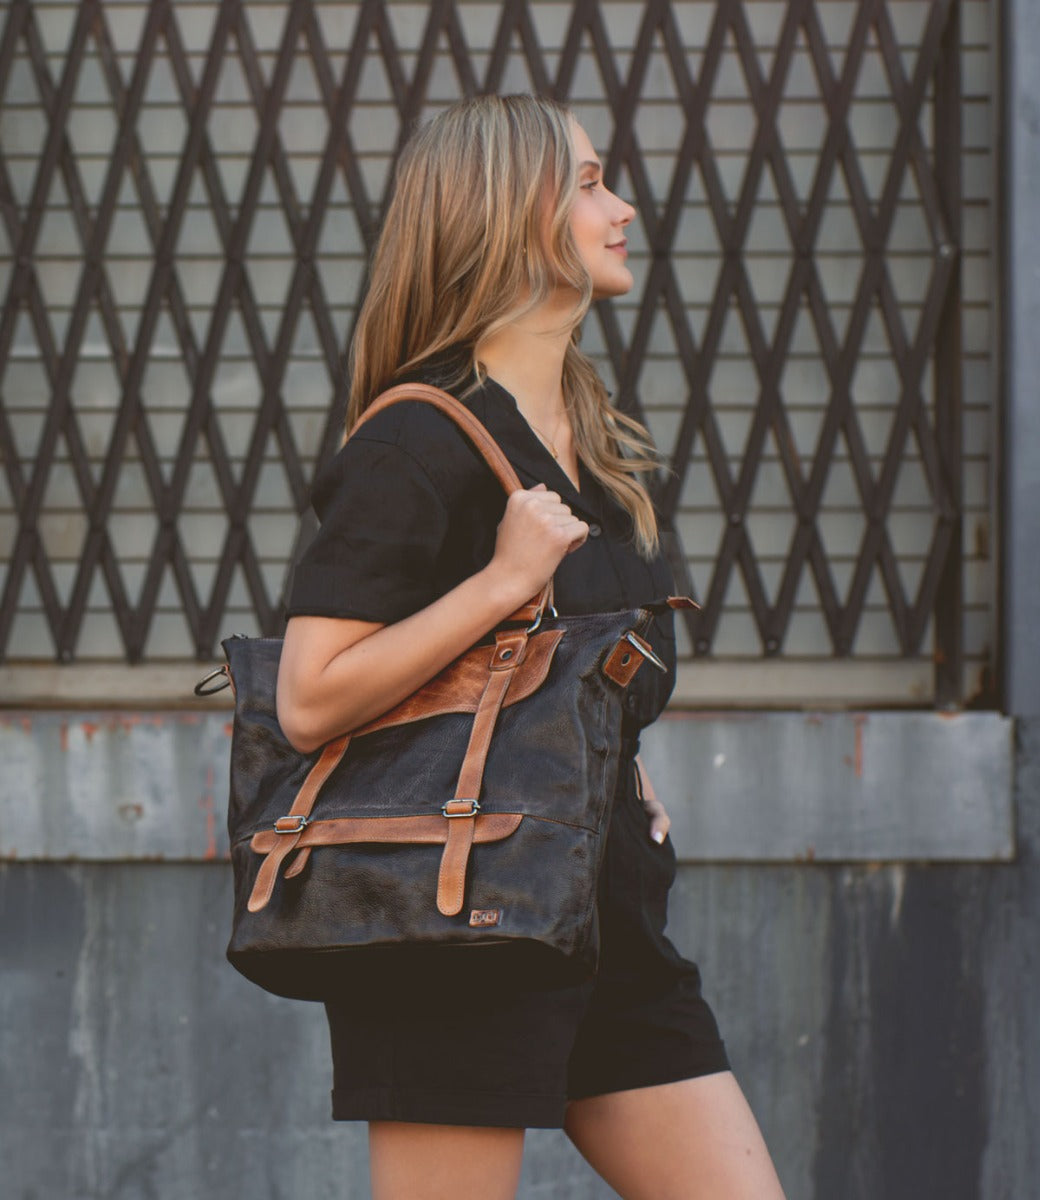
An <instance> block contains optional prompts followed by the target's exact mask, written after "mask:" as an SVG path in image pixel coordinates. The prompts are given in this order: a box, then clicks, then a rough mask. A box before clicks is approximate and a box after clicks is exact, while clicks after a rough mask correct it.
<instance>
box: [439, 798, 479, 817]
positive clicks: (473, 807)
mask: <svg viewBox="0 0 1040 1200" xmlns="http://www.w3.org/2000/svg"><path fill="white" fill-rule="evenodd" d="M449 804H468V805H469V812H448V805H449ZM441 812H442V813H443V814H444V816H446V817H447V818H448V820H449V821H451V820H454V819H455V817H475V816H476V815H477V813H478V812H480V801H479V800H446V801H445V802H444V803H443V804H442V805H441Z"/></svg>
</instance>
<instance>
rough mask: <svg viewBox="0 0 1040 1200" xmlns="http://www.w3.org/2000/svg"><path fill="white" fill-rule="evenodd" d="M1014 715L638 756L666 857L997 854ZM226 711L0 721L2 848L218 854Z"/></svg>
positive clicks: (1003, 839) (741, 724) (767, 730)
mask: <svg viewBox="0 0 1040 1200" xmlns="http://www.w3.org/2000/svg"><path fill="white" fill-rule="evenodd" d="M1012 731H1013V722H1012V721H1011V720H1010V719H1008V718H1006V717H1001V716H1000V715H998V714H995V713H962V714H959V715H951V716H941V715H937V714H933V713H924V712H904V713H869V714H868V713H859V714H856V713H851V714H850V713H815V714H806V713H732V714H729V713H674V714H669V715H667V716H666V717H665V718H664V719H663V720H662V721H660V722H658V724H657V725H656V726H655V727H653V728H652V729H651V730H649V731H647V733H646V735H645V738H644V758H645V761H646V764H647V766H648V768H649V770H650V773H651V776H652V778H653V780H654V783H655V785H656V787H657V790H658V792H659V793H660V794H661V796H662V797H663V798H664V799H666V800H667V802H668V804H669V808H670V810H671V813H672V817H673V820H674V834H673V840H674V841H675V844H676V849H677V852H678V854H679V856H680V858H683V859H687V860H691V861H694V860H722V861H758V860H763V861H790V860H803V859H809V858H815V859H818V860H824V859H826V860H832V861H834V860H857V859H888V860H893V861H895V860H913V859H981V860H989V859H1006V858H1009V857H1011V856H1012V854H1013V853H1014V836H1013V822H1012V809H1011V785H1012V755H1013V738H1012ZM228 734H229V721H228V715H227V714H226V713H225V712H220V713H212V714H201V713H194V712H187V713H147V714H121V713H104V714H96V713H75V712H66V713H53V712H47V713H39V712H37V713H33V712H23V713H13V714H6V715H5V716H3V718H2V719H0V761H2V762H3V763H4V766H5V769H4V772H3V776H2V778H0V857H3V858H10V859H69V858H72V859H88V860H89V859H127V860H133V859H153V858H161V859H212V858H216V857H223V856H224V855H225V854H226V853H227V837H226V833H225V830H224V821H223V815H222V814H223V805H224V797H225V795H226V779H227V771H228V748H229V740H228Z"/></svg>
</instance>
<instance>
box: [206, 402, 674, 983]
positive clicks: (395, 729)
mask: <svg viewBox="0 0 1040 1200" xmlns="http://www.w3.org/2000/svg"><path fill="white" fill-rule="evenodd" d="M403 400H422V401H425V402H427V403H431V404H434V405H436V406H437V407H438V408H439V409H440V410H441V411H442V412H444V413H446V414H447V415H448V416H449V417H451V418H452V419H453V420H454V421H456V423H457V424H458V425H459V426H460V428H461V429H462V430H463V432H464V433H465V434H466V435H467V436H468V437H469V438H470V439H471V440H472V441H473V443H474V445H475V446H476V447H477V449H478V450H479V451H480V453H481V454H482V455H483V456H484V458H485V460H486V461H487V463H488V465H489V467H490V468H491V469H492V470H493V471H494V473H495V475H496V476H497V477H498V479H499V481H500V482H501V483H502V485H503V487H504V488H505V490H506V492H507V493H508V492H512V491H513V490H515V489H517V488H519V487H521V484H520V481H519V480H518V478H517V477H516V474H515V472H514V471H513V469H512V467H511V466H510V464H509V462H508V460H507V459H506V458H505V456H504V454H503V453H502V452H501V450H500V449H499V447H498V446H497V444H496V443H495V442H494V441H493V439H492V438H491V436H490V435H489V434H488V432H487V430H486V429H485V428H484V426H483V425H482V424H480V422H479V421H477V420H476V418H475V417H473V416H472V414H471V413H470V412H469V411H468V410H467V409H466V408H465V407H464V406H462V405H461V404H459V402H458V401H456V400H455V399H454V398H453V397H451V396H449V395H448V394H447V393H445V392H441V391H440V390H439V389H436V388H432V387H429V386H427V385H422V384H405V385H400V386H398V387H395V388H393V389H391V390H390V391H389V392H387V393H384V395H383V396H381V397H380V398H379V399H378V400H376V401H375V402H374V404H373V405H372V406H371V407H370V408H369V409H368V411H367V413H366V417H365V418H363V420H364V419H367V417H368V416H370V415H372V414H373V413H375V412H378V411H380V410H381V409H382V408H385V407H387V406H388V405H390V404H395V403H398V402H400V401H403ZM548 590H549V589H547V591H546V594H543V595H542V596H541V597H538V598H536V599H535V600H534V601H532V602H531V603H530V604H529V605H527V606H525V608H524V609H523V610H521V611H520V612H518V613H517V614H515V615H514V617H513V618H511V619H510V620H509V621H507V622H505V623H504V624H503V626H502V627H501V628H499V629H496V630H494V631H493V632H492V633H491V634H489V635H488V636H487V637H486V638H485V639H482V640H481V641H480V643H479V644H477V645H475V646H473V647H472V648H471V649H470V650H468V651H466V652H465V653H464V654H462V655H461V656H460V657H459V658H458V659H456V660H455V661H454V662H453V663H451V664H450V665H449V666H448V667H446V668H445V669H444V670H443V671H441V672H440V674H438V675H437V676H435V677H434V678H433V679H431V680H430V681H429V682H428V683H427V684H425V686H423V687H421V688H420V689H419V690H418V691H416V692H415V693H413V694H412V695H411V696H409V697H408V698H407V699H406V700H405V701H403V702H402V703H400V704H398V705H397V706H396V707H394V708H392V709H391V710H390V711H388V712H386V713H384V714H383V715H382V716H380V717H379V718H377V719H376V720H373V721H370V722H369V723H368V724H366V725H364V726H362V727H360V728H357V729H354V730H353V731H351V732H350V733H345V734H344V735H343V736H342V737H338V738H336V739H334V740H333V741H330V742H329V743H328V744H327V745H325V746H324V747H323V748H321V749H320V750H317V751H315V752H314V753H311V754H301V753H299V752H297V751H296V750H294V749H293V748H292V746H291V745H290V744H289V743H288V742H287V741H286V739H285V737H284V735H283V734H282V732H281V729H280V728H279V725H278V719H277V716H276V712H275V685H276V681H277V675H278V661H279V656H280V653H281V641H280V640H278V639H273V638H244V637H232V638H229V639H228V640H227V641H225V642H224V643H223V647H224V651H225V653H226V656H227V662H226V663H225V665H224V666H223V667H221V668H220V669H219V671H217V672H214V673H213V675H211V676H208V677H207V679H206V680H203V681H201V682H200V684H199V685H198V687H197V688H196V691H197V692H198V693H199V694H201V695H204V694H208V693H210V692H212V691H214V690H218V688H219V687H220V686H224V685H225V684H227V683H230V685H231V686H232V688H233V691H234V697H235V714H234V724H233V730H232V741H231V783H230V797H229V804H228V828H229V832H230V836H231V861H232V867H233V873H234V894H235V900H234V918H233V927H232V934H231V941H230V944H229V946H228V951H227V954H228V958H229V960H230V961H231V963H232V965H233V966H234V967H235V968H236V969H237V970H239V971H240V972H241V973H242V974H243V975H245V976H246V977H247V978H248V979H251V980H252V981H253V982H254V983H257V984H259V986H260V987H262V988H265V989H266V990H268V991H270V992H274V993H276V994H278V995H282V996H290V997H294V998H298V999H309V1000H327V999H335V998H348V997H350V996H355V997H356V996H359V995H374V994H376V992H377V990H378V988H379V987H381V986H382V985H384V984H385V985H388V986H390V987H392V988H395V989H398V988H400V987H401V986H402V985H403V986H408V985H409V984H412V985H421V984H423V983H424V982H430V983H435V984H436V985H437V986H438V987H443V986H453V985H458V986H467V987H472V986H478V987H479V986H481V985H487V986H491V985H492V984H493V983H494V982H496V981H501V982H503V983H505V984H507V985H509V986H515V985H516V984H518V983H519V984H522V985H525V986H531V987H547V986H556V985H561V984H565V983H570V982H574V981H577V980H580V979H581V978H583V977H585V976H587V975H588V974H590V973H591V972H592V971H594V969H595V966H596V956H597V948H598V930H597V920H596V881H597V875H598V871H599V866H600V862H601V860H602V855H603V846H604V840H605V834H606V827H607V822H608V818H609V806H610V802H611V798H612V796H613V794H614V787H615V782H616V778H617V771H618V761H619V745H620V741H621V738H620V733H621V714H622V700H623V696H624V691H625V688H626V687H627V686H628V685H629V684H630V683H631V681H632V679H633V677H634V675H635V673H636V672H637V671H638V670H639V669H640V668H641V667H642V666H643V665H644V663H646V662H650V663H652V664H654V665H655V666H658V667H660V668H662V669H663V664H661V663H660V661H659V660H658V659H657V658H656V655H655V654H654V652H653V650H652V649H651V648H650V646H649V644H648V643H647V641H646V640H645V638H644V636H643V634H644V633H645V629H646V626H647V624H648V622H649V620H650V618H651V616H652V611H651V609H650V608H646V609H636V610H632V611H627V612H615V613H599V614H593V615H585V616H556V615H554V614H553V612H552V610H551V608H550V607H549V606H548V605H547V599H548ZM667 603H672V604H676V603H681V602H680V601H669V602H667ZM654 611H656V608H655V609H654ZM215 677H220V678H219V682H218V683H217V684H216V685H215V684H214V678H215Z"/></svg>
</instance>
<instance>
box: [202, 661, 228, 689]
mask: <svg viewBox="0 0 1040 1200" xmlns="http://www.w3.org/2000/svg"><path fill="white" fill-rule="evenodd" d="M217 678H219V679H220V681H221V682H220V683H218V684H217V685H216V687H207V686H206V685H207V684H208V683H210V682H211V681H212V680H214V679H217ZM230 686H231V677H230V675H229V674H228V668H227V663H225V664H224V665H223V666H222V667H217V669H216V670H215V671H210V673H209V674H208V675H205V676H203V678H202V679H200V680H199V681H198V683H197V684H196V685H195V687H194V689H193V690H194V692H195V695H196V696H215V695H216V694H217V692H222V691H223V690H224V689H225V688H226V687H230Z"/></svg>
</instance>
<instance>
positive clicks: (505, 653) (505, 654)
mask: <svg viewBox="0 0 1040 1200" xmlns="http://www.w3.org/2000/svg"><path fill="white" fill-rule="evenodd" d="M498 657H499V658H512V657H513V652H512V650H510V649H509V648H508V647H506V649H505V650H503V651H502V652H501V654H499V656H498Z"/></svg>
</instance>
